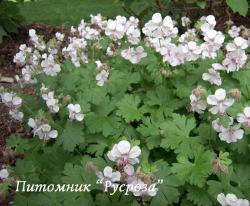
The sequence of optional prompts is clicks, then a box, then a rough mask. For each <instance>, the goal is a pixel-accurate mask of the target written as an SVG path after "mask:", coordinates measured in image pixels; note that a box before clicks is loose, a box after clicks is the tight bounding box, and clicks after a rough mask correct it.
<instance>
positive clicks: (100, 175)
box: [96, 171, 104, 180]
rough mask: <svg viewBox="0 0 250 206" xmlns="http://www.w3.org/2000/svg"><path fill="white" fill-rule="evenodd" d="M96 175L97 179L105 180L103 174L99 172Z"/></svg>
mask: <svg viewBox="0 0 250 206" xmlns="http://www.w3.org/2000/svg"><path fill="white" fill-rule="evenodd" d="M96 175H97V177H98V178H99V179H101V180H103V179H104V176H103V174H102V172H100V171H98V172H96Z"/></svg>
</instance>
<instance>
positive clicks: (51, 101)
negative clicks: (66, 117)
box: [40, 84, 60, 113]
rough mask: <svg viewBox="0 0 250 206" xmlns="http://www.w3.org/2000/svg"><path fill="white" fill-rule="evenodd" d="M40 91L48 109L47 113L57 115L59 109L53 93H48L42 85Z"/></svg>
mask: <svg viewBox="0 0 250 206" xmlns="http://www.w3.org/2000/svg"><path fill="white" fill-rule="evenodd" d="M40 91H41V95H42V98H43V100H44V101H46V105H47V107H48V108H49V111H50V112H51V113H57V112H58V111H59V109H60V107H59V104H58V102H59V101H58V99H56V98H55V96H54V91H49V89H48V88H46V87H45V85H44V84H43V85H42V87H41V89H40Z"/></svg>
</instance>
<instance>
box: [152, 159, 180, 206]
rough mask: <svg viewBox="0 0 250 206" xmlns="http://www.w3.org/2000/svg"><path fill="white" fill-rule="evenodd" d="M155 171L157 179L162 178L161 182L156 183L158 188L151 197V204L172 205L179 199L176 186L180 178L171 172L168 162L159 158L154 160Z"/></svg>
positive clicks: (158, 205)
mask: <svg viewBox="0 0 250 206" xmlns="http://www.w3.org/2000/svg"><path fill="white" fill-rule="evenodd" d="M155 166H156V167H157V172H156V173H155V175H156V177H157V179H162V180H163V183H162V184H159V185H157V187H158V188H159V190H158V192H157V195H156V196H155V197H154V198H153V199H152V202H151V204H150V205H151V206H160V205H162V203H163V202H164V205H173V203H176V202H177V201H178V199H179V195H180V193H179V191H178V186H180V185H181V182H180V180H179V179H178V178H177V176H176V175H174V174H172V173H171V168H170V167H169V165H168V163H167V162H165V161H163V160H159V161H156V162H155Z"/></svg>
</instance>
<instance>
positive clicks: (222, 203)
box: [217, 193, 227, 206]
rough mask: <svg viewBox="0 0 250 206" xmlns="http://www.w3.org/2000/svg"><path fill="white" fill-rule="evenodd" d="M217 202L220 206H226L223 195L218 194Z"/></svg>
mask: <svg viewBox="0 0 250 206" xmlns="http://www.w3.org/2000/svg"><path fill="white" fill-rule="evenodd" d="M217 201H218V202H219V203H220V204H221V205H222V206H226V205H227V202H226V197H225V195H224V194H223V193H220V194H218V196H217Z"/></svg>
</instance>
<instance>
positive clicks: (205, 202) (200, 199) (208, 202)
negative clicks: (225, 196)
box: [187, 187, 214, 206]
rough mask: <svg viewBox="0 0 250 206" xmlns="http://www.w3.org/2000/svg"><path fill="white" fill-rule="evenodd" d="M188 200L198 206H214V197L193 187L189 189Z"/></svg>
mask: <svg viewBox="0 0 250 206" xmlns="http://www.w3.org/2000/svg"><path fill="white" fill-rule="evenodd" d="M187 199H188V200H190V201H192V202H193V203H194V204H196V205H198V206H213V205H214V204H213V202H212V197H211V196H210V195H209V194H208V193H207V191H206V190H205V189H203V188H198V187H191V188H189V189H188V194H187Z"/></svg>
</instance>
